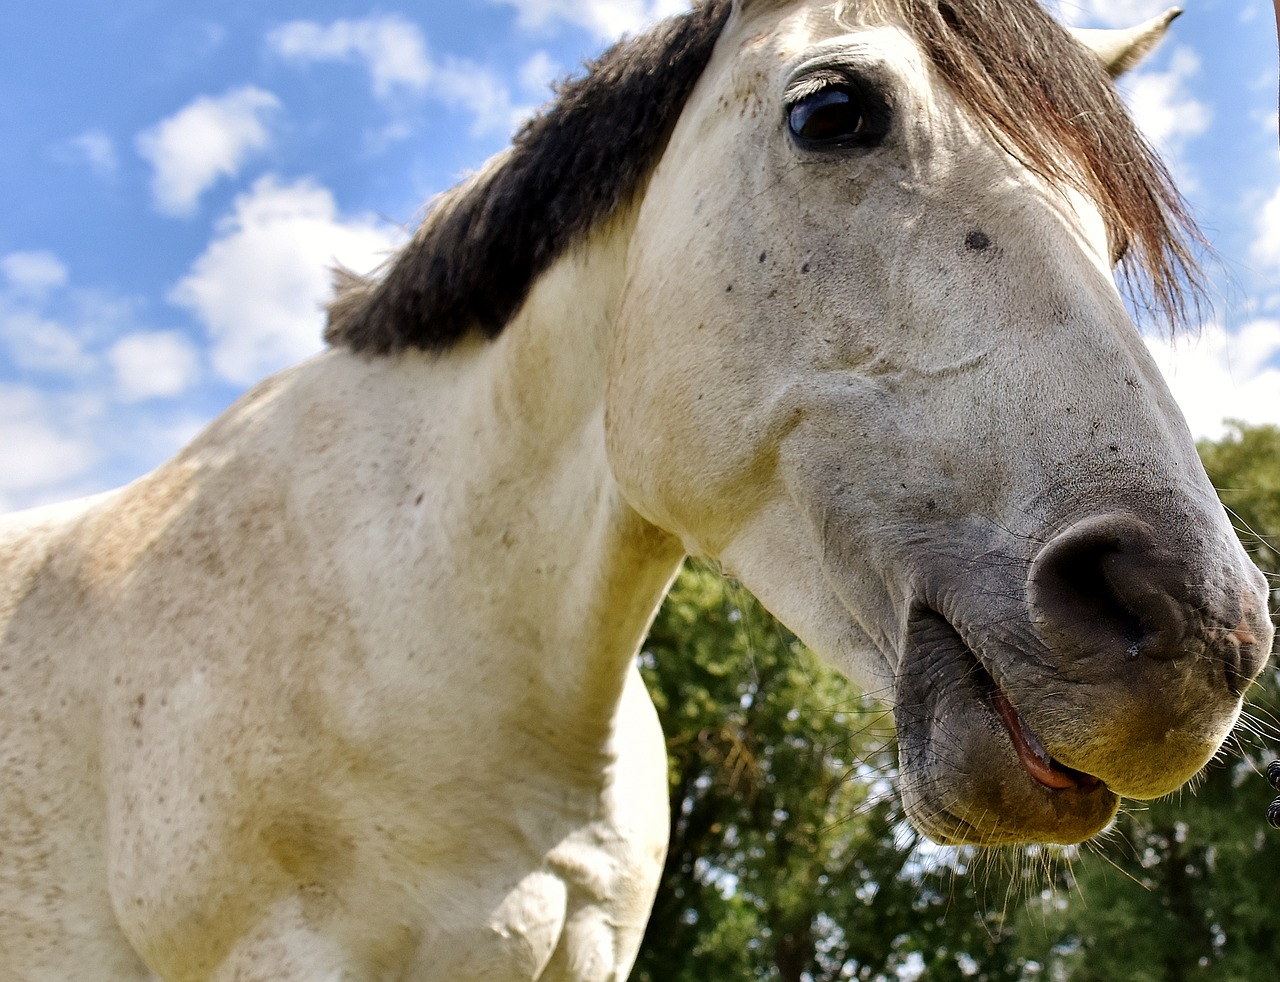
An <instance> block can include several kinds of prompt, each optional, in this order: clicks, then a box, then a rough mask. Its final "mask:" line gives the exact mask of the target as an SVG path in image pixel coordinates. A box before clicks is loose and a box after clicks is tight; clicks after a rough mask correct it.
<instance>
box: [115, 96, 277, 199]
mask: <svg viewBox="0 0 1280 982" xmlns="http://www.w3.org/2000/svg"><path fill="white" fill-rule="evenodd" d="M279 107H280V101H279V100H278V99H277V98H276V97H275V96H274V95H272V94H271V93H270V92H266V91H264V90H262V89H259V88H257V87H255V86H252V85H246V86H243V87H241V88H238V89H232V90H231V91H229V92H227V93H225V94H224V95H221V96H218V97H216V98H215V97H211V96H201V97H200V98H198V99H196V100H194V101H193V102H191V103H189V104H188V105H186V106H184V107H183V108H182V109H180V110H178V112H176V113H175V114H174V115H172V116H170V117H168V118H167V119H164V120H161V121H160V122H159V123H157V124H156V125H155V126H153V127H152V128H151V129H148V130H146V131H145V132H143V133H141V134H139V135H138V139H137V148H138V152H139V153H140V154H141V155H142V156H143V157H145V158H146V159H147V160H148V161H150V162H151V165H152V166H153V167H154V168H155V174H154V175H153V178H152V184H151V188H152V193H153V194H154V196H155V203H156V207H157V208H159V209H160V211H162V212H164V213H165V214H169V215H177V216H183V215H190V214H192V213H194V212H195V210H196V206H197V205H198V204H199V201H200V196H201V195H202V194H204V192H205V191H207V190H208V189H209V188H210V187H212V186H213V185H214V183H215V182H217V180H218V179H219V178H222V177H234V176H236V175H237V174H238V173H239V172H240V168H241V167H243V166H244V164H245V161H246V160H247V159H248V158H249V156H250V155H251V154H254V153H257V152H260V151H262V150H264V149H266V147H267V146H268V144H269V143H270V134H269V133H268V132H267V119H268V117H269V116H270V115H271V113H272V112H274V111H275V110H277V109H278V108H279Z"/></svg>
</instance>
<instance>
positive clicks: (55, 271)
mask: <svg viewBox="0 0 1280 982" xmlns="http://www.w3.org/2000/svg"><path fill="white" fill-rule="evenodd" d="M0 273H3V274H4V278H5V279H6V280H7V281H8V287H9V289H10V290H12V291H13V292H14V293H17V294H21V295H23V296H43V295H44V294H46V293H48V292H49V291H50V290H53V289H56V288H57V287H60V286H63V285H64V284H66V282H67V267H66V266H64V265H63V263H62V260H61V259H59V258H58V257H57V256H55V255H54V254H53V253H52V252H49V251H48V250H45V249H39V250H32V251H29V252H11V253H9V254H8V255H5V256H0Z"/></svg>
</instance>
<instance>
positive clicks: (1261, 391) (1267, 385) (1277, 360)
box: [1147, 318, 1280, 439]
mask: <svg viewBox="0 0 1280 982" xmlns="http://www.w3.org/2000/svg"><path fill="white" fill-rule="evenodd" d="M1147 347H1148V348H1149V349H1150V350H1151V354H1152V355H1153V357H1154V358H1155V360H1156V363H1157V364H1158V365H1159V366H1160V370H1161V372H1163V373H1164V376H1165V380H1166V381H1167V382H1168V383H1169V388H1170V389H1172V390H1173V395H1174V398H1175V399H1177V400H1178V405H1179V406H1181V407H1182V411H1183V413H1184V414H1185V415H1186V417H1187V423H1188V424H1189V425H1190V427H1191V432H1192V433H1194V434H1195V435H1196V437H1210V438H1212V439H1219V438H1221V437H1222V435H1223V434H1224V433H1225V432H1226V427H1224V426H1223V425H1222V422H1223V420H1224V419H1240V420H1244V421H1245V422H1248V423H1254V424H1260V423H1276V424H1280V320H1271V319H1268V318H1259V319H1256V320H1253V321H1250V322H1248V323H1246V324H1245V325H1244V326H1242V327H1241V328H1240V329H1239V330H1237V331H1236V332H1235V333H1233V334H1230V335H1229V334H1227V333H1226V331H1224V330H1223V329H1222V328H1221V327H1219V326H1217V325H1213V326H1210V327H1206V328H1205V330H1204V332H1203V333H1202V334H1201V335H1200V336H1199V337H1196V338H1190V339H1179V340H1178V341H1175V342H1174V343H1173V344H1169V343H1168V342H1166V341H1163V340H1161V339H1159V338H1148V339H1147Z"/></svg>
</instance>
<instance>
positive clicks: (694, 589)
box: [632, 566, 1017, 982]
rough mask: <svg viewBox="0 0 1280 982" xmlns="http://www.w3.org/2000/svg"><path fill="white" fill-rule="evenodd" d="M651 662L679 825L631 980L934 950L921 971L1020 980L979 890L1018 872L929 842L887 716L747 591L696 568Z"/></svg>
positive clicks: (999, 890) (854, 965) (676, 593)
mask: <svg viewBox="0 0 1280 982" xmlns="http://www.w3.org/2000/svg"><path fill="white" fill-rule="evenodd" d="M641 667H642V670H643V671H644V673H645V676H646V679H647V681H648V683H649V686H650V691H651V693H652V694H653V697H654V702H655V704H656V705H657V707H658V714H659V716H660V717H661V719H662V723H663V727H664V729H665V731H666V733H667V735H668V751H669V754H670V768H671V770H670V776H671V812H672V827H671V843H670V849H669V853H668V858H667V866H666V870H665V871H664V875H663V882H662V888H661V890H660V892H659V896H658V901H657V904H656V906H655V909H654V912H653V916H652V918H651V919H650V922H649V930H648V933H647V934H646V937H645V942H644V945H643V946H642V951H641V956H640V960H639V961H638V963H637V966H636V969H635V972H634V973H633V975H632V978H633V979H634V980H637V982H709V980H716V982H720V980H724V982H732V980H746V979H769V980H779V982H792V980H795V982H799V980H802V979H804V980H812V982H824V980H835V979H892V978H896V971H895V970H896V969H897V968H899V967H903V966H909V965H911V964H913V963H915V962H916V961H917V960H918V959H919V958H920V957H921V955H920V953H921V952H925V951H927V952H929V953H930V954H929V959H928V962H929V967H928V972H927V974H926V975H924V976H922V977H923V978H927V979H936V980H939V982H941V980H956V982H959V980H960V979H965V978H970V979H972V978H976V979H989V980H1006V979H1009V980H1012V979H1015V978H1017V974H1016V965H1014V963H1013V961H1012V959H1013V957H1014V956H1013V954H1012V953H1011V951H1010V950H1007V949H1009V945H1010V939H1009V936H1008V932H1007V931H1006V930H1005V929H1004V924H1003V915H1002V914H1001V913H1000V912H999V905H998V904H997V905H996V906H997V912H996V913H994V914H988V913H986V912H985V911H986V909H987V907H988V906H989V905H988V904H986V903H985V902H982V901H980V899H979V897H980V896H985V895H986V892H987V891H988V890H989V889H993V890H994V892H995V893H996V895H997V896H998V897H1003V892H1004V890H1005V889H1006V886H1007V884H1006V878H1004V877H1002V876H1001V875H999V874H998V871H997V872H996V873H992V872H991V871H988V874H987V876H985V877H984V878H980V879H975V880H972V881H971V880H970V879H969V878H967V877H965V876H964V875H963V874H962V873H961V872H958V871H957V869H956V868H955V866H954V865H953V864H952V863H950V862H948V861H947V860H948V859H950V858H954V853H953V852H944V853H943V855H942V857H939V856H938V855H936V853H935V852H934V851H924V850H922V849H920V848H918V846H919V842H918V840H917V838H916V835H915V833H914V832H913V831H911V829H910V827H909V826H908V825H907V824H906V823H905V821H904V820H903V817H902V813H901V809H900V805H899V803H898V801H897V798H896V796H895V793H894V790H893V783H894V780H895V778H896V762H895V747H894V744H893V723H892V718H891V716H890V715H889V713H888V711H887V710H886V709H885V708H884V707H883V706H880V705H879V704H877V703H876V702H875V701H874V700H872V699H870V698H869V697H867V696H865V695H863V694H861V693H859V692H858V691H857V690H856V689H854V688H852V687H851V685H850V684H849V682H848V681H847V680H845V679H844V677H843V676H841V675H840V674H839V673H837V672H835V671H834V670H832V669H830V668H828V667H826V666H825V665H823V664H822V663H821V662H819V661H818V660H817V659H816V658H815V657H814V656H813V655H812V654H811V653H810V652H809V651H807V650H806V649H805V648H804V647H803V646H802V645H801V644H800V643H799V642H798V641H797V640H796V638H795V636H794V635H792V634H791V633H790V632H789V631H787V630H786V629H785V628H784V627H782V626H781V625H780V624H779V623H778V622H776V621H775V620H773V619H772V618H771V617H769V615H768V614H767V613H765V612H764V610H763V609H762V608H760V606H759V605H758V604H757V603H756V602H755V600H753V599H752V598H751V597H750V596H749V595H748V594H747V593H746V592H745V591H743V590H741V589H740V588H738V587H736V586H734V585H733V584H731V583H728V582H726V581H725V580H724V579H722V578H721V577H719V576H718V575H716V574H715V573H713V572H712V571H710V570H707V569H705V568H699V567H696V566H691V567H690V568H688V569H686V570H685V572H684V573H683V574H682V575H681V577H680V579H679V580H678V581H677V583H676V586H675V587H674V589H673V590H672V593H671V596H670V597H669V598H668V601H667V604H666V606H665V607H664V608H663V610H662V612H661V614H660V615H659V618H658V621H657V622H656V623H655V625H654V627H653V630H652V631H651V632H650V636H649V640H648V642H647V643H646V645H645V650H644V653H643V656H642V661H641ZM993 881H998V883H995V882H993ZM974 965H979V966H981V972H980V973H979V974H976V975H975V974H966V969H972V968H973V966H974ZM991 965H998V966H1002V967H1000V968H998V969H992V968H991V967H990V966H991Z"/></svg>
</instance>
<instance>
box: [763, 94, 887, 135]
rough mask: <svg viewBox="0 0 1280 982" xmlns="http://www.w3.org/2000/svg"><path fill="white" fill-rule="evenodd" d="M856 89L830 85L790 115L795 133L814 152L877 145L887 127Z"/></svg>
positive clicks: (795, 106) (798, 102)
mask: <svg viewBox="0 0 1280 982" xmlns="http://www.w3.org/2000/svg"><path fill="white" fill-rule="evenodd" d="M877 115H879V114H877V113H875V112H874V111H873V110H872V109H871V107H869V106H868V105H867V104H866V102H865V101H864V100H863V98H862V97H861V95H860V94H859V93H858V92H856V91H854V90H853V89H851V88H849V87H847V86H843V85H829V86H825V87H824V88H821V89H819V90H818V91H817V92H813V93H811V94H809V95H806V96H803V97H801V98H800V99H797V100H796V102H795V103H794V104H793V105H792V106H791V108H790V109H789V110H788V112H787V123H788V125H789V126H790V127H791V134H792V136H794V137H795V138H796V140H798V141H799V142H800V143H801V144H803V145H805V146H809V147H812V148H814V149H827V148H840V147H851V146H875V145H876V144H877V143H879V142H880V138H881V137H883V136H884V134H885V131H886V129H887V127H886V126H885V125H883V123H881V122H880V121H878V120H877V119H876V116H877Z"/></svg>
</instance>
